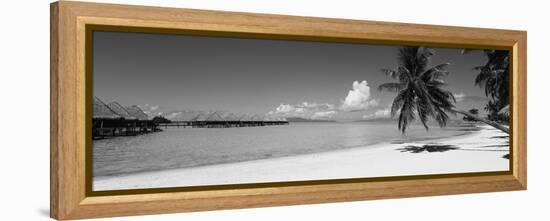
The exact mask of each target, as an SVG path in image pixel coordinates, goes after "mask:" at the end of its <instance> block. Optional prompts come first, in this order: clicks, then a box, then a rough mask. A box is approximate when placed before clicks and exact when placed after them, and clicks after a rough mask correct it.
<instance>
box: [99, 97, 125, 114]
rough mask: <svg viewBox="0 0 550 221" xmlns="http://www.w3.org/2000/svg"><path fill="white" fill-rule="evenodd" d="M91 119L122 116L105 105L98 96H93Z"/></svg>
mask: <svg viewBox="0 0 550 221" xmlns="http://www.w3.org/2000/svg"><path fill="white" fill-rule="evenodd" d="M92 118H93V119H121V118H123V117H122V116H120V115H118V114H117V113H116V112H115V111H113V110H112V109H111V108H110V107H109V106H108V105H106V104H105V103H104V102H103V101H101V100H100V99H99V98H97V97H94V107H93V113H92Z"/></svg>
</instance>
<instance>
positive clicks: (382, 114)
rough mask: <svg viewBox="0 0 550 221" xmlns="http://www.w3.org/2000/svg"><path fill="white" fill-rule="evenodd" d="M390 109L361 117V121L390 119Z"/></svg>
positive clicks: (379, 110)
mask: <svg viewBox="0 0 550 221" xmlns="http://www.w3.org/2000/svg"><path fill="white" fill-rule="evenodd" d="M390 114H391V107H388V108H384V109H378V110H376V111H375V112H374V113H372V114H366V115H363V119H384V118H390Z"/></svg>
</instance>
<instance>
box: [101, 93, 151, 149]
mask: <svg viewBox="0 0 550 221" xmlns="http://www.w3.org/2000/svg"><path fill="white" fill-rule="evenodd" d="M158 130H159V129H158V128H157V125H156V124H155V123H154V122H153V121H152V120H149V117H148V116H147V114H145V113H144V112H143V111H142V110H141V109H140V108H139V107H137V106H131V107H128V108H124V107H123V106H122V105H120V104H119V103H117V102H112V103H109V105H107V104H105V103H104V102H103V101H102V100H100V99H99V98H97V97H94V102H93V113H92V137H93V139H101V138H105V137H112V136H127V135H137V134H140V133H147V132H153V131H158Z"/></svg>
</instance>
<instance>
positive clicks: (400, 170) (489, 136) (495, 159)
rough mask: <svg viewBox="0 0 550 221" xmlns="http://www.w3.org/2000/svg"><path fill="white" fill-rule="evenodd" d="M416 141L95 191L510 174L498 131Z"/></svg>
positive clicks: (107, 185) (140, 177)
mask: <svg viewBox="0 0 550 221" xmlns="http://www.w3.org/2000/svg"><path fill="white" fill-rule="evenodd" d="M481 127H482V128H483V129H482V130H481V131H477V132H474V133H472V134H469V135H464V136H457V137H451V138H445V139H439V140H428V141H419V142H414V143H404V144H390V143H382V144H377V145H375V146H369V147H364V148H353V149H347V150H340V151H331V152H324V153H317V154H308V155H299V156H291V157H281V158H273V159H264V160H254V161H246V162H239V163H228V164H218V165H212V166H203V167H194V168H184V169H172V170H164V171H155V172H145V173H137V174H129V175H122V176H112V177H96V178H94V183H93V188H94V190H96V191H98V190H120V189H136V188H161V187H182V186H198V185H219V184H238V183H260V182H277V181H279V182H280V181H300V180H321V179H342V178H366V177H383V176H404V175H422V174H447V173H465V172H487V171H507V170H508V168H509V161H508V160H507V159H505V158H503V156H504V155H505V154H507V153H508V150H509V147H508V146H504V145H505V144H507V143H506V139H499V138H495V137H497V136H504V135H506V134H505V133H502V132H500V131H498V130H496V129H493V128H491V127H489V126H481ZM425 144H440V145H454V146H455V147H458V148H459V149H454V150H448V151H445V152H426V151H424V152H421V153H412V152H401V151H400V150H397V149H399V148H403V147H406V146H410V145H414V146H421V145H425Z"/></svg>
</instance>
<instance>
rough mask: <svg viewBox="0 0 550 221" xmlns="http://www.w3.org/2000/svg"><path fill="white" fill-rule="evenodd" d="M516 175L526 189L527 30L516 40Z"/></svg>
mask: <svg viewBox="0 0 550 221" xmlns="http://www.w3.org/2000/svg"><path fill="white" fill-rule="evenodd" d="M518 43H519V44H518V58H517V62H518V73H517V74H518V101H519V102H518V110H519V111H518V116H517V117H518V128H519V130H518V137H519V142H518V147H517V148H518V152H519V156H518V176H517V179H518V181H519V182H520V184H521V186H522V188H523V189H524V190H526V189H527V31H522V32H521V33H520V38H519V40H518Z"/></svg>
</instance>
